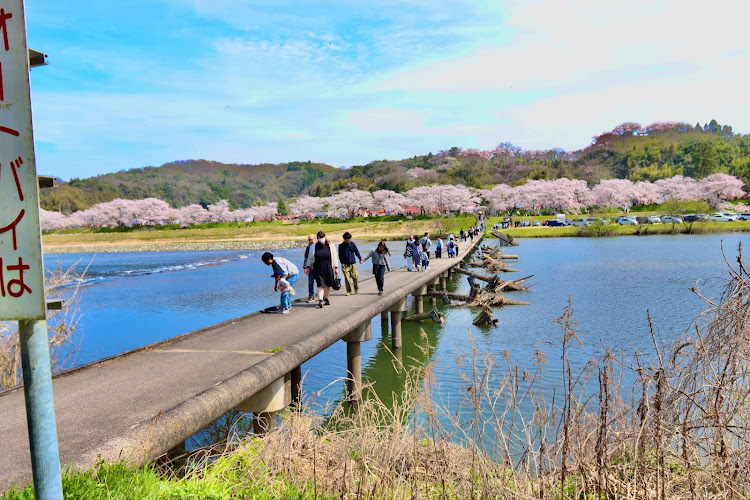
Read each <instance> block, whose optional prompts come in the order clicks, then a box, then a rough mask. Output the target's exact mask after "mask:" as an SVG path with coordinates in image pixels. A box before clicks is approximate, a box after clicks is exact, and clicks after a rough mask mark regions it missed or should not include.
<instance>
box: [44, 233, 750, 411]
mask: <svg viewBox="0 0 750 500" xmlns="http://www.w3.org/2000/svg"><path fill="white" fill-rule="evenodd" d="M743 240H744V241H747V240H748V238H747V236H745V235H743V234H737V233H734V234H722V235H715V234H712V235H665V236H646V237H613V238H557V239H528V240H522V241H521V244H520V246H518V247H515V248H513V249H511V250H510V251H509V252H508V253H516V254H518V255H519V257H520V259H519V261H518V263H517V264H514V266H513V267H517V268H519V269H521V270H522V272H521V273H512V274H507V275H505V276H508V277H510V278H512V279H514V278H520V277H523V276H527V275H532V274H533V275H534V277H533V278H531V279H530V280H529V281H528V282H529V283H530V284H532V285H533V286H532V288H531V290H529V291H528V292H511V293H510V294H509V296H510V297H512V298H517V299H519V300H526V301H529V302H531V305H528V306H507V307H504V308H496V309H495V312H494V314H495V317H496V318H497V319H498V320H499V325H498V326H497V327H494V328H491V327H475V326H472V324H471V320H472V318H473V316H474V315H475V314H476V313H477V311H472V310H469V309H457V308H451V307H446V306H443V305H439V306H438V307H439V308H440V309H441V310H442V311H443V313H444V315H445V318H446V324H445V325H443V326H438V325H435V324H433V323H431V322H430V323H426V322H423V323H421V324H416V323H404V325H403V336H404V349H403V352H402V353H400V354H399V356H398V358H399V360H400V362H402V363H403V364H404V365H407V366H413V365H416V364H424V363H426V362H427V361H428V360H429V361H432V362H433V363H434V374H435V382H436V387H437V389H438V390H439V393H440V395H441V398H442V399H445V400H448V401H450V400H451V398H453V399H459V398H461V397H462V395H463V394H464V392H465V390H466V386H467V381H466V378H465V376H464V375H462V374H465V372H466V370H465V366H464V367H463V368H462V367H461V364H462V363H461V362H460V359H459V361H458V362H457V357H458V358H461V355H462V354H463V353H469V352H471V350H472V348H476V349H477V352H479V353H490V354H492V355H493V356H495V357H496V358H503V357H504V355H505V354H504V353H507V355H508V356H509V357H510V359H511V360H512V363H513V364H516V365H518V366H519V367H520V368H521V369H524V368H526V369H531V368H532V367H533V364H532V363H533V360H534V355H535V353H536V352H537V351H538V350H541V351H544V352H545V353H546V357H547V360H548V362H549V363H550V365H551V366H550V369H551V370H555V369H556V364H559V358H560V339H561V336H562V334H561V330H560V328H559V326H557V325H556V324H555V323H554V319H555V318H558V317H560V316H561V315H562V313H563V311H564V308H565V307H566V305H567V304H568V301H569V300H570V302H571V303H572V307H573V311H574V316H575V319H576V320H577V322H578V324H579V326H578V327H577V329H578V330H579V335H578V336H579V338H580V339H581V341H582V344H583V345H577V344H576V345H575V346H574V347H573V348H572V350H571V358H572V361H573V363H574V364H579V365H583V364H585V363H586V362H587V361H588V360H589V359H591V357H592V356H596V355H601V354H602V353H603V352H604V346H607V347H608V348H611V349H614V350H616V351H620V352H623V353H625V354H632V353H634V352H636V351H638V352H643V353H645V354H646V355H649V354H650V353H652V352H653V350H654V343H653V340H652V336H651V329H650V328H649V321H648V314H647V313H649V312H650V316H651V320H652V324H653V330H654V332H655V334H656V335H657V338H658V339H660V340H662V341H664V342H666V343H669V342H671V341H673V340H675V339H676V338H678V337H680V336H683V335H685V334H686V332H688V331H689V330H690V328H691V323H692V322H693V321H694V320H695V319H696V318H697V317H698V316H699V315H700V314H701V313H702V312H703V311H704V310H705V309H706V306H705V304H704V302H703V301H702V300H701V299H700V298H699V297H697V296H696V295H695V294H694V293H692V292H691V291H690V290H689V289H690V287H693V286H696V284H698V285H699V286H700V288H701V290H703V291H704V292H705V293H706V294H707V295H709V296H713V297H715V296H717V295H718V294H719V293H720V291H721V288H722V284H723V281H722V280H725V279H726V278H727V277H728V276H729V273H728V268H727V264H726V262H725V260H724V257H723V255H722V245H723V248H724V251H725V253H726V255H727V258H728V260H729V262H732V261H734V259H735V257H736V255H737V246H738V244H739V243H740V242H742V241H743ZM485 242H487V243H489V244H493V243H496V240H493V239H487V240H485ZM359 246H360V250H361V251H362V253H363V254H364V252H365V251H367V250H369V249H370V248H372V247H373V246H374V242H359ZM393 248H395V249H397V250H396V251H395V252H394V255H396V257H394V265H403V260H402V259H401V258H400V257H398V255H399V254H400V253H401V252H400V248H401V244H400V243H396V242H394V243H393V245H392V249H393ZM303 252H304V249H290V250H280V251H274V252H273V253H274V254H275V255H279V256H283V257H286V258H288V259H290V260H292V261H294V262H296V263H298V265H299V264H301V262H302V255H303ZM261 254H262V251H206V252H153V253H121V254H98V255H92V254H59V255H46V256H45V266H46V267H47V268H48V269H51V268H55V267H58V266H62V267H63V268H67V267H70V266H74V267H75V268H76V269H77V270H78V271H83V270H84V269H86V268H87V270H86V273H85V283H86V284H85V286H84V287H83V288H82V289H81V291H80V302H79V307H80V310H81V312H82V317H81V323H80V326H79V331H78V333H77V335H78V337H77V339H76V340H77V343H78V345H79V349H78V352H77V356H76V359H75V364H76V365H80V364H84V363H87V362H90V361H93V360H96V359H101V358H103V357H107V356H111V355H113V354H117V353H120V352H123V351H127V350H129V349H134V348H136V347H140V346H142V345H146V344H149V343H152V342H156V341H159V340H162V339H166V338H169V337H173V336H175V335H179V334H182V333H185V332H188V331H192V330H195V329H198V328H201V327H204V326H208V325H211V324H215V323H218V322H221V321H224V320H227V319H230V318H234V317H237V316H241V315H243V314H247V313H250V312H252V311H255V310H258V309H261V308H264V307H267V306H269V305H274V304H276V303H277V302H278V294H276V293H274V292H273V280H272V279H271V278H270V274H271V272H270V270H269V268H268V267H266V266H265V265H264V264H263V263H262V262H261V261H260V256H261ZM366 269H367V268H366V266H365V270H366ZM362 274H363V275H367V274H368V273H366V271H365V272H363V273H362ZM505 276H504V277H505ZM704 280H708V281H704ZM303 281H304V280H300V282H299V283H298V285H297V287H296V289H297V291H298V296H306V290H305V286H304V284H303ZM450 288H451V289H452V290H458V291H466V290H468V285H467V283H466V279H465V277H464V276H461V275H456V276H455V277H454V279H453V281H452V282H451V284H450ZM334 300H346V299H345V297H341V298H338V297H336V298H335V299H334ZM409 307H410V310H414V305H413V303H412V302H411V298H410V299H409ZM387 329H388V325H387V323H381V321H380V317H376V318H374V319H373V340H372V341H371V342H366V343H363V344H362V366H363V376H364V377H365V378H366V379H368V380H369V381H370V382H372V383H373V385H374V389H375V391H376V392H377V394H378V395H379V396H380V397H381V399H383V400H384V402H385V403H386V404H390V401H391V398H392V396H393V395H394V394H395V395H398V394H399V392H400V391H401V389H402V387H403V384H404V377H405V375H404V372H403V371H399V370H395V369H394V356H393V355H392V354H391V353H390V351H389V350H388V349H387V348H386V346H389V345H390V342H389V340H388V331H387ZM423 334H424V336H423V337H422V335H423ZM420 338H423V339H426V340H427V342H429V343H430V345H431V346H432V347H433V348H432V349H430V350H429V352H426V351H424V350H423V349H421V348H420V347H419V345H420V342H421V343H423V342H422V341H419V342H417V341H416V340H418V339H420ZM470 339H473V340H472V341H470ZM501 353H502V355H501ZM302 371H303V375H304V376H305V379H304V383H305V393H306V394H308V395H315V396H316V398H317V403H319V404H325V403H326V402H331V401H337V400H338V399H339V398H340V397H341V395H342V394H343V383H342V382H337V380H338V379H340V378H341V377H343V376H344V375H345V373H346V346H345V344H344V343H343V342H338V343H336V344H334V345H333V346H331V347H330V348H329V349H327V350H326V351H324V352H323V353H321V354H320V355H318V356H317V357H315V358H314V359H312V360H310V361H309V362H307V363H305V364H304V365H303V367H302ZM447 404H448V406H450V404H451V403H450V402H449V403H447Z"/></svg>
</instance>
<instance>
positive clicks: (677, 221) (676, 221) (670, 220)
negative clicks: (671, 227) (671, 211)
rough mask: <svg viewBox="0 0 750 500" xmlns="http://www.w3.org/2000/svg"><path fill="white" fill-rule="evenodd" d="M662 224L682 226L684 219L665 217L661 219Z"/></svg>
mask: <svg viewBox="0 0 750 500" xmlns="http://www.w3.org/2000/svg"><path fill="white" fill-rule="evenodd" d="M661 223H662V224H682V218H681V217H677V216H674V217H673V216H671V215H665V216H664V217H662V218H661Z"/></svg>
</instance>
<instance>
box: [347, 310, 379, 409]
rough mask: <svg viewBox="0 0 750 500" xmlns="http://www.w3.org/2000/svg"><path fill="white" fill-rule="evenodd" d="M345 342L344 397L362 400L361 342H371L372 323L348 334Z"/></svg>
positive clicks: (351, 399)
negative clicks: (345, 376) (345, 373)
mask: <svg viewBox="0 0 750 500" xmlns="http://www.w3.org/2000/svg"><path fill="white" fill-rule="evenodd" d="M341 340H343V341H344V342H346V371H347V382H346V395H347V399H349V400H350V401H360V400H361V399H362V351H361V347H362V346H361V345H360V343H361V342H367V341H368V340H372V323H365V324H364V325H360V326H359V327H357V328H355V329H354V330H352V331H351V332H349V333H348V334H347V335H346V336H345V337H344V338H343V339H341Z"/></svg>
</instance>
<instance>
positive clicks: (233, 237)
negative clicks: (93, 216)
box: [42, 216, 476, 248]
mask: <svg viewBox="0 0 750 500" xmlns="http://www.w3.org/2000/svg"><path fill="white" fill-rule="evenodd" d="M475 223H476V219H475V218H474V217H473V216H460V217H449V218H438V217H414V219H412V220H409V219H406V218H396V217H392V218H391V217H388V218H386V217H373V218H367V219H365V218H361V217H359V218H355V219H351V220H330V219H317V220H312V221H269V222H240V223H214V224H202V225H199V226H197V227H190V228H186V229H180V228H179V227H177V226H175V225H173V226H163V227H154V228H114V229H109V228H80V229H66V230H60V231H50V232H45V234H44V235H43V236H42V242H43V245H44V246H45V248H54V247H66V246H86V245H107V244H117V245H122V244H138V243H157V244H158V243H174V242H206V241H211V242H214V241H271V240H299V241H304V240H305V238H306V237H307V235H308V234H311V233H317V232H318V231H323V232H325V233H326V235H328V236H329V237H331V238H333V239H336V240H338V239H341V235H342V234H343V233H344V232H345V231H349V232H351V233H352V234H353V235H354V237H355V238H367V239H377V238H383V239H389V240H391V239H403V238H405V237H406V236H407V235H409V234H420V235H421V234H424V233H425V232H431V233H440V232H445V231H455V232H458V231H459V230H460V229H461V228H464V229H466V228H468V227H469V226H471V225H473V224H475Z"/></svg>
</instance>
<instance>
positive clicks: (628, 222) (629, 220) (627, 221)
mask: <svg viewBox="0 0 750 500" xmlns="http://www.w3.org/2000/svg"><path fill="white" fill-rule="evenodd" d="M615 222H617V223H618V224H619V225H621V226H637V225H638V221H637V220H636V219H635V217H625V216H621V217H618V218H616V219H615Z"/></svg>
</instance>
